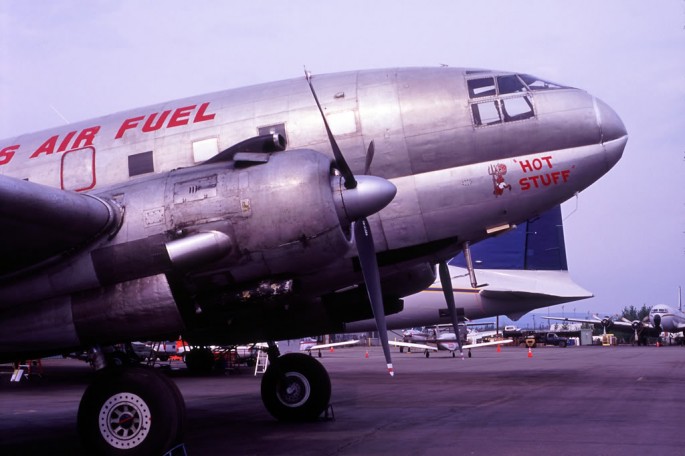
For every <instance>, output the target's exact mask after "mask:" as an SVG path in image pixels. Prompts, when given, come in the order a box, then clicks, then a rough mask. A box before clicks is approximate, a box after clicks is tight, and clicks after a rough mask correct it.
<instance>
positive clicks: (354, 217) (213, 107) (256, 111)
mask: <svg viewBox="0 0 685 456" xmlns="http://www.w3.org/2000/svg"><path fill="white" fill-rule="evenodd" d="M314 85H316V91H315V88H314ZM317 96H318V97H317ZM319 100H321V101H319ZM626 142H627V134H626V130H625V127H624V125H623V123H622V122H621V120H620V118H619V117H618V116H617V115H616V113H615V112H614V111H613V110H612V109H611V108H610V107H609V106H607V105H606V104H605V103H603V102H602V101H600V100H598V99H597V98H595V97H593V96H592V95H590V94H588V93H587V92H585V91H583V90H579V89H575V88H570V87H564V86H562V85H559V84H554V83H551V82H549V81H545V80H542V79H539V78H537V77H534V76H531V75H527V74H517V73H512V72H501V71H489V70H470V69H459V68H409V69H386V70H369V71H355V72H347V73H339V74H331V75H321V76H317V77H316V78H315V81H314V84H313V81H312V79H311V78H310V77H309V75H307V78H297V79H292V80H288V81H280V82H275V83H268V84H261V85H257V86H253V87H247V88H241V89H233V90H227V91H222V92H217V93H213V94H207V95H202V96H198V97H192V98H188V99H183V100H177V101H171V102H168V103H163V104H159V105H155V106H148V107H145V108H141V109H136V110H132V111H127V112H122V113H117V114H112V115H108V116H105V117H102V118H98V119H92V120H87V121H83V122H79V123H77V124H73V125H68V126H64V127H60V128H54V129H50V130H46V131H42V132H38V133H33V134H27V135H23V136H19V137H16V138H11V139H7V140H4V141H0V218H1V220H2V223H0V237H1V238H2V239H4V240H5V242H3V243H0V312H1V317H0V359H2V360H13V359H18V358H30V357H40V356H45V355H50V354H55V353H62V352H70V351H76V350H80V349H89V350H90V352H91V355H92V356H93V358H94V360H95V361H96V362H95V364H96V366H97V367H98V368H100V369H101V372H100V373H99V375H97V376H96V377H95V379H94V381H93V383H92V384H91V385H90V386H89V388H88V389H87V390H86V392H85V394H84V396H83V398H82V400H81V405H80V407H79V414H78V425H79V430H80V434H81V436H82V438H83V439H84V444H85V445H86V446H87V448H88V450H89V452H92V453H94V454H120V453H122V454H161V453H163V452H164V451H166V450H167V449H168V448H169V447H170V446H172V445H173V444H174V442H176V441H178V439H179V438H180V436H181V435H182V428H183V422H184V418H183V416H184V403H183V399H182V397H181V395H180V394H179V392H178V390H177V389H176V387H175V385H174V384H173V383H172V382H170V381H169V380H168V379H167V378H166V377H164V376H163V375H162V374H160V373H157V372H155V371H151V370H149V369H142V368H139V367H138V368H136V367H127V368H122V369H110V368H107V367H106V359H105V357H104V355H103V347H106V346H108V345H111V344H115V343H125V342H128V341H135V340H162V339H166V338H176V337H177V336H178V335H179V334H182V335H183V336H184V338H185V339H186V340H187V341H188V343H189V344H190V345H191V346H198V345H207V346H208V345H237V344H244V343H253V342H256V341H274V340H281V339H295V338H301V337H303V336H309V335H312V334H325V333H336V332H341V331H342V330H343V329H344V325H345V324H346V323H349V322H352V321H356V320H363V319H366V318H370V317H371V315H373V317H374V319H375V326H376V328H377V329H378V330H379V333H380V334H381V342H382V345H383V351H384V354H385V358H386V364H387V366H388V371H389V372H390V373H393V368H392V362H391V356H390V349H389V344H388V341H387V336H386V322H385V314H386V313H389V314H390V313H394V312H397V311H399V310H400V309H401V302H402V301H401V298H403V297H405V296H408V295H411V294H414V293H417V292H419V291H420V290H423V289H425V288H426V287H428V286H430V285H431V284H432V283H433V281H434V280H435V265H436V264H437V265H438V266H439V271H440V276H441V278H442V282H441V283H442V286H443V288H444V289H445V298H446V300H447V305H448V309H449V313H450V316H451V318H450V319H451V320H452V322H453V324H454V325H455V326H456V323H457V320H458V315H457V311H456V309H455V306H454V302H453V299H452V296H453V293H452V289H451V287H452V281H451V280H450V278H451V277H454V275H455V274H461V273H462V272H463V271H464V269H460V270H459V271H455V270H454V269H452V270H450V269H448V266H447V263H446V261H447V260H448V259H450V258H453V257H454V256H455V255H456V254H457V253H458V252H459V251H463V252H464V253H465V255H466V258H467V261H466V271H467V272H468V273H469V275H470V276H471V277H475V276H474V274H475V272H474V267H473V264H472V262H471V261H470V256H469V255H470V247H469V246H470V244H471V243H474V242H477V241H480V240H482V239H484V238H486V237H488V236H492V235H494V234H498V233H503V232H505V231H508V230H510V229H512V227H513V226H514V225H516V224H519V223H522V222H523V221H525V220H526V219H528V218H531V217H534V216H536V215H538V214H540V213H541V212H543V211H545V210H547V209H549V208H551V207H553V206H555V205H557V204H560V203H561V202H562V201H564V200H566V199H568V198H570V197H571V196H572V195H574V194H576V193H577V192H579V191H581V190H583V189H585V188H586V187H588V186H589V185H590V184H592V183H593V182H594V181H596V180H597V179H599V178H600V177H601V176H602V175H604V174H605V173H606V172H607V171H608V170H609V169H611V168H612V167H613V166H614V164H615V163H616V162H617V161H618V160H619V159H620V157H621V155H622V153H623V150H624V147H625V145H626ZM341 149H342V150H344V151H345V154H344V155H343V153H342V151H341ZM372 233H373V235H372ZM374 235H375V236H374ZM481 280H491V279H490V278H489V277H484V276H482V277H481ZM471 282H472V285H473V287H472V288H474V289H477V288H478V287H477V285H478V284H476V283H475V282H474V280H472V281H471ZM530 289H532V290H534V291H535V290H538V287H537V286H536V285H535V284H533V283H531V284H530ZM489 293H491V294H494V296H495V297H499V299H501V300H502V302H501V303H500V304H502V305H503V304H504V302H505V301H506V300H507V297H511V296H512V291H511V290H508V289H507V287H505V288H504V289H501V288H500V289H494V290H490V291H487V290H482V294H481V291H478V292H477V293H472V295H474V298H475V294H478V295H479V296H481V297H482V298H486V297H487V295H488V294H489ZM498 313H499V311H498ZM17 328H21V330H17ZM270 345H271V352H270V354H271V358H272V362H271V365H270V367H269V369H268V370H267V371H266V373H265V375H264V377H263V379H262V388H261V391H262V399H263V402H264V404H265V406H266V408H267V409H268V410H269V412H270V413H271V414H272V415H273V416H274V417H276V418H278V419H283V420H302V419H314V418H316V417H318V416H319V415H320V414H321V413H322V412H323V410H324V409H325V408H326V406H327V404H328V401H329V398H330V394H331V384H330V379H329V378H328V374H327V373H326V371H325V369H324V368H323V366H321V364H320V363H318V361H316V360H315V359H313V358H312V357H309V356H306V355H304V354H301V353H293V354H286V355H284V356H282V357H278V352H277V349H276V347H275V345H274V344H270ZM195 355H196V356H197V357H198V359H206V358H208V357H207V353H206V352H204V353H203V352H201V351H200V352H190V353H188V354H187V355H186V359H188V357H194V356H195ZM131 398H133V399H131Z"/></svg>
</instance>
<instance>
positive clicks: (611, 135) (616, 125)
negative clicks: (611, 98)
mask: <svg viewBox="0 0 685 456" xmlns="http://www.w3.org/2000/svg"><path fill="white" fill-rule="evenodd" d="M594 105H595V117H596V118H597V125H598V126H599V130H600V132H601V135H602V142H608V141H613V140H615V139H619V138H622V137H623V136H627V135H628V132H627V131H626V127H625V125H623V121H622V120H621V118H620V117H619V116H618V114H616V111H614V110H613V109H611V108H610V107H609V105H608V104H606V103H604V102H603V101H602V100H600V99H599V98H595V99H594Z"/></svg>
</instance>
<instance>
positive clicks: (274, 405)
mask: <svg viewBox="0 0 685 456" xmlns="http://www.w3.org/2000/svg"><path fill="white" fill-rule="evenodd" d="M261 389H262V402H264V406H265V407H266V409H267V410H268V412H269V413H270V414H271V415H272V416H273V417H274V418H276V419H277V420H279V421H314V420H316V419H318V417H319V416H320V415H321V414H322V413H323V412H324V411H325V410H326V407H328V403H329V401H330V399H331V380H330V378H329V377H328V372H326V369H325V368H324V367H323V366H322V365H321V363H319V362H318V361H317V360H316V359H315V358H312V357H310V356H307V355H305V354H303V353H288V354H286V355H283V356H281V357H280V358H278V359H276V361H274V362H273V363H271V365H269V367H268V368H267V370H266V372H265V373H264V377H262V388H261Z"/></svg>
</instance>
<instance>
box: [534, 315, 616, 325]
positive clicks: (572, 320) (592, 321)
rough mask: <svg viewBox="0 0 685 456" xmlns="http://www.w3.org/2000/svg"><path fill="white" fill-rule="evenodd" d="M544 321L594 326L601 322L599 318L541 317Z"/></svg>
mask: <svg viewBox="0 0 685 456" xmlns="http://www.w3.org/2000/svg"><path fill="white" fill-rule="evenodd" d="M542 318H544V319H545V320H557V321H565V322H570V323H590V324H594V325H601V324H602V320H600V319H599V318H594V319H592V318H590V319H588V318H568V317H542ZM612 322H613V323H616V322H615V321H612Z"/></svg>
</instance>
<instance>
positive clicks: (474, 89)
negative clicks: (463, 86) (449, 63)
mask: <svg viewBox="0 0 685 456" xmlns="http://www.w3.org/2000/svg"><path fill="white" fill-rule="evenodd" d="M467 84H468V86H469V98H481V97H494V96H495V95H496V92H495V80H494V79H493V78H481V79H471V80H469V81H468V82H467Z"/></svg>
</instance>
